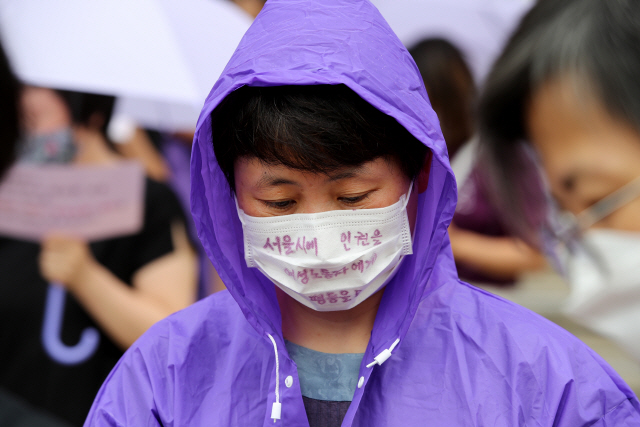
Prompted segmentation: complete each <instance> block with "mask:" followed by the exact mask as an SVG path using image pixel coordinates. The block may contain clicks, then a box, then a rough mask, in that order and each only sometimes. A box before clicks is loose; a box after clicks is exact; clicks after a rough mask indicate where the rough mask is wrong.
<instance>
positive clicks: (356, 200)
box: [338, 192, 371, 205]
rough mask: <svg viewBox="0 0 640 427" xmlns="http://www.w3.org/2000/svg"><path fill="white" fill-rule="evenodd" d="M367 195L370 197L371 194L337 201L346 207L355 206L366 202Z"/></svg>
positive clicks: (342, 198) (341, 198)
mask: <svg viewBox="0 0 640 427" xmlns="http://www.w3.org/2000/svg"><path fill="white" fill-rule="evenodd" d="M369 195H371V193H370V192H369V193H365V194H361V195H359V196H352V197H339V198H338V200H340V201H341V202H342V203H345V204H347V205H355V204H357V203H360V202H362V201H364V200H366V199H367V198H368V197H369Z"/></svg>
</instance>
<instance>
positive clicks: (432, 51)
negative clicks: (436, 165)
mask: <svg viewBox="0 0 640 427" xmlns="http://www.w3.org/2000/svg"><path fill="white" fill-rule="evenodd" d="M409 53H410V54H411V56H412V57H413V59H414V60H415V61H416V65H417V66H418V70H419V71H420V74H421V75H422V79H423V81H424V85H425V87H426V89H427V94H428V95H429V100H430V101H431V105H432V107H433V109H434V110H435V112H436V114H438V119H439V120H440V127H441V128H442V134H443V135H444V139H445V141H446V143H447V149H448V151H449V158H450V159H451V163H452V168H453V170H454V172H455V173H456V179H457V180H458V205H457V206H456V213H455V215H454V217H453V220H452V222H451V225H450V226H449V238H450V240H451V249H452V251H453V256H454V259H455V261H456V267H457V269H458V274H459V275H460V278H461V279H463V280H467V281H470V282H474V283H478V282H480V283H493V284H509V283H513V281H514V280H516V279H517V278H518V277H519V276H520V275H521V274H522V273H524V272H526V271H531V270H536V269H539V268H542V267H543V266H544V265H545V260H544V257H543V256H542V255H541V254H540V253H539V252H537V251H536V250H534V249H532V248H531V247H529V246H528V245H526V244H525V243H524V242H523V241H522V240H520V239H518V238H515V237H513V236H512V235H511V233H510V232H509V230H508V229H507V226H506V224H504V220H503V218H502V214H501V213H500V212H499V211H498V209H497V208H496V207H495V205H494V203H493V198H494V197H493V196H492V195H491V193H490V192H491V188H490V187H489V186H488V183H487V179H488V178H487V174H488V173H489V171H488V170H487V168H488V165H487V164H486V163H483V162H477V161H476V158H477V155H476V151H477V140H476V139H475V138H474V137H475V124H476V100H477V93H476V87H475V83H474V81H473V76H472V74H471V71H470V70H469V67H468V65H467V63H466V61H465V59H464V57H463V55H462V53H461V52H460V50H459V49H458V48H457V47H456V46H454V45H453V44H452V43H450V42H449V41H447V40H445V39H441V38H430V39H425V40H422V41H420V42H419V43H418V44H416V45H415V46H414V47H412V48H411V49H409ZM458 154H460V156H457V155H458ZM469 156H471V160H470V164H469V165H468V166H466V167H467V168H468V169H470V170H463V171H458V170H456V160H459V159H460V158H463V160H462V162H467V159H466V158H467V157H469ZM458 169H459V168H458Z"/></svg>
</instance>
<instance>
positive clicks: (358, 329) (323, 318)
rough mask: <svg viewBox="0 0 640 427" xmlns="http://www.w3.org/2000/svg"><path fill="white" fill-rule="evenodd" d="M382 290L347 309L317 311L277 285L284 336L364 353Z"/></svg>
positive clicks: (315, 346) (322, 348) (297, 341)
mask: <svg viewBox="0 0 640 427" xmlns="http://www.w3.org/2000/svg"><path fill="white" fill-rule="evenodd" d="M383 291H384V290H380V291H378V292H377V293H376V294H374V295H372V296H370V297H369V298H367V299H366V300H364V301H363V302H361V303H360V304H358V305H357V306H355V307H354V308H352V309H350V310H342V311H316V310H313V309H311V308H309V307H307V306H305V305H303V304H300V303H299V302H298V301H296V300H294V299H293V298H291V297H290V296H289V295H287V294H286V293H284V292H282V291H281V290H280V289H279V288H277V287H276V294H277V296H278V303H279V304H280V312H281V315H282V333H283V335H284V338H285V339H287V340H288V341H291V342H292V343H294V344H297V345H299V346H302V347H306V348H309V349H311V350H315V351H321V352H323V353H334V354H340V353H364V352H365V350H366V349H367V345H368V344H369V338H370V337H371V330H372V329H373V323H374V322H375V320H376V314H377V313H378V307H379V306H380V301H381V300H382V294H383Z"/></svg>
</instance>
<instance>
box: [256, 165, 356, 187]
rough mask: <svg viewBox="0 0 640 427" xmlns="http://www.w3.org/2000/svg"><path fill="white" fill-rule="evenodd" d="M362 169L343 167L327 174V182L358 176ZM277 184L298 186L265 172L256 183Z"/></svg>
mask: <svg viewBox="0 0 640 427" xmlns="http://www.w3.org/2000/svg"><path fill="white" fill-rule="evenodd" d="M361 170H362V166H354V167H350V168H348V169H346V170H345V169H343V170H341V171H340V172H337V173H334V174H327V176H328V179H327V181H328V182H335V181H339V180H341V179H347V178H354V177H356V176H358V174H359V172H360V171H361ZM278 185H297V186H300V183H299V182H296V181H292V180H290V179H286V178H281V177H278V176H275V175H270V174H268V173H265V174H264V175H263V176H262V177H261V178H260V179H259V180H258V182H257V183H256V186H258V187H276V186H278Z"/></svg>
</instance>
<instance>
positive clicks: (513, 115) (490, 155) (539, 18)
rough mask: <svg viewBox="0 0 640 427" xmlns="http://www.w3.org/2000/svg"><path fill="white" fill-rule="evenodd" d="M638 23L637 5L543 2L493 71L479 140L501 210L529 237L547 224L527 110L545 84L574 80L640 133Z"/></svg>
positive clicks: (614, 0) (595, 0)
mask: <svg viewBox="0 0 640 427" xmlns="http://www.w3.org/2000/svg"><path fill="white" fill-rule="evenodd" d="M639 17H640V1H638V0H562V1H558V0H540V1H539V2H538V3H537V4H536V5H535V6H534V7H533V8H532V9H531V10H530V11H529V13H528V14H527V15H525V17H524V18H523V20H522V22H521V23H520V25H519V27H518V28H517V30H516V31H515V33H514V34H513V35H512V37H511V39H510V40H509V42H508V43H507V45H506V47H505V49H504V51H503V53H502V55H501V56H500V57H499V58H498V60H497V61H496V63H495V64H494V66H493V69H492V71H491V72H490V74H489V76H488V78H487V80H486V83H485V86H484V90H483V93H482V94H481V96H480V100H479V108H478V115H479V135H480V140H481V143H482V145H483V148H485V149H486V150H485V154H486V155H487V160H488V162H489V164H490V165H491V168H492V170H493V172H494V174H495V176H494V179H493V181H494V184H495V185H496V186H497V187H498V190H499V193H500V194H501V201H502V203H503V207H504V208H505V209H507V210H508V211H509V212H510V219H511V222H512V225H513V226H514V227H515V228H516V229H518V231H520V233H521V234H523V235H524V236H525V237H528V236H527V234H529V235H532V233H535V229H536V228H537V227H538V226H539V225H543V224H539V222H540V221H544V220H543V219H541V218H543V217H546V215H545V212H543V210H545V209H546V198H545V196H544V194H542V191H541V186H540V185H539V184H536V183H535V182H533V181H535V180H533V181H532V180H531V177H532V172H531V171H532V169H533V168H534V166H532V161H531V156H528V155H527V154H526V152H525V151H526V150H527V144H528V143H527V139H528V135H527V129H526V109H527V106H528V102H529V101H530V99H531V97H532V95H533V94H534V93H535V92H536V91H537V90H538V89H539V88H540V87H541V86H542V85H543V84H544V83H546V82H549V81H551V80H553V79H555V78H563V77H568V78H570V79H572V81H573V83H574V86H575V87H576V89H577V90H580V91H583V92H585V93H588V94H589V95H590V96H592V97H594V99H596V100H598V101H599V102H601V103H602V105H603V106H604V107H605V108H606V109H607V110H608V111H609V113H610V114H612V115H614V116H616V117H619V118H622V119H624V120H625V121H626V122H628V123H630V124H631V125H633V126H634V127H635V128H636V129H639V130H640V78H639V76H640V55H639V54H638V49H639V48H640V18H639ZM529 150H530V149H529ZM529 240H530V241H531V240H532V239H529Z"/></svg>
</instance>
